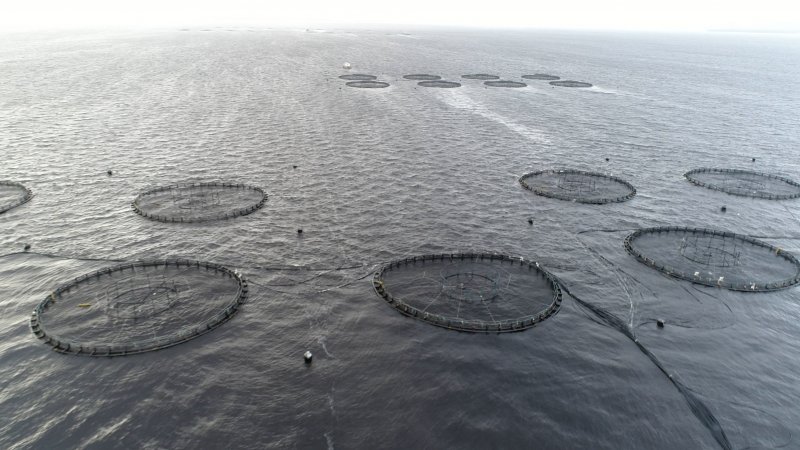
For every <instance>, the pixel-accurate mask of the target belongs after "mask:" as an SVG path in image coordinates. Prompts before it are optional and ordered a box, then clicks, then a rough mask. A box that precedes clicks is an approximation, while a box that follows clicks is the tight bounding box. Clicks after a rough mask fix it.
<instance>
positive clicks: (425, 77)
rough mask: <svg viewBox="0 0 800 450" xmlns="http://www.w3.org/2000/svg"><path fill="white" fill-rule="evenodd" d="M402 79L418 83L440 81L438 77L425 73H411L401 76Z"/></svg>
mask: <svg viewBox="0 0 800 450" xmlns="http://www.w3.org/2000/svg"><path fill="white" fill-rule="evenodd" d="M403 78H405V79H406V80H418V81H434V80H441V79H442V77H440V76H439V75H431V74H427V73H413V74H411V75H403Z"/></svg>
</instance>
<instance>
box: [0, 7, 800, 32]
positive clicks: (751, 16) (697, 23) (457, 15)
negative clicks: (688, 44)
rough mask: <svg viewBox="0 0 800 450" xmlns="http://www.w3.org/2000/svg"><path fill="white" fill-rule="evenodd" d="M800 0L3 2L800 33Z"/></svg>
mask: <svg viewBox="0 0 800 450" xmlns="http://www.w3.org/2000/svg"><path fill="white" fill-rule="evenodd" d="M798 11H800V0H724V1H723V0H598V1H592V0H547V1H545V0H501V1H487V0H483V1H475V0H460V1H456V0H371V1H369V0H282V1H276V2H270V1H256V0H0V27H1V28H2V29H3V30H24V29H49V28H78V27H80V28H83V27H105V26H111V27H117V26H124V27H131V26H134V27H139V26H141V27H161V26H203V25H224V26H230V25H248V26H253V25H255V26H259V25H277V26H297V27H312V26H324V25H326V24H409V25H456V26H471V27H532V28H582V29H621V30H676V31H678V30H685V31H702V30H708V29H749V30H764V29H772V30H794V31H800V12H798Z"/></svg>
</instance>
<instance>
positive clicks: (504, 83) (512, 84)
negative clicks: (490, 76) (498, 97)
mask: <svg viewBox="0 0 800 450" xmlns="http://www.w3.org/2000/svg"><path fill="white" fill-rule="evenodd" d="M483 84H485V85H486V86H491V87H500V88H523V87H525V86H527V84H525V83H521V82H519V81H509V80H500V81H484V82H483Z"/></svg>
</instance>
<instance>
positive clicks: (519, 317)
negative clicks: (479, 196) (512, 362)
mask: <svg viewBox="0 0 800 450" xmlns="http://www.w3.org/2000/svg"><path fill="white" fill-rule="evenodd" d="M372 284H373V287H374V289H375V292H376V293H377V294H378V295H379V296H380V297H381V298H383V299H384V300H385V301H386V302H387V303H388V304H389V305H391V306H392V307H393V308H395V309H396V310H398V311H400V312H401V313H402V314H404V315H406V316H409V317H412V318H415V319H418V320H421V321H424V322H428V323H430V324H432V325H435V326H438V327H442V328H447V329H449V330H457V331H466V332H473V333H503V332H513V331H522V330H526V329H528V328H531V327H533V326H535V325H537V324H539V323H540V322H542V321H544V320H545V319H547V318H549V317H551V316H553V315H554V314H556V313H557V312H558V310H559V308H560V307H561V299H562V294H561V288H560V286H559V285H558V282H557V281H556V279H555V278H554V277H553V276H552V275H550V274H549V273H548V272H547V271H545V270H544V269H543V268H541V267H540V266H539V263H536V262H532V261H526V260H524V259H523V258H514V257H510V256H505V255H498V254H494V253H449V254H448V253H445V254H431V255H421V256H414V257H409V258H405V259H401V260H396V261H393V262H391V263H389V264H387V265H385V266H384V267H383V268H381V269H380V270H379V271H378V272H377V273H375V276H374V277H373V281H372Z"/></svg>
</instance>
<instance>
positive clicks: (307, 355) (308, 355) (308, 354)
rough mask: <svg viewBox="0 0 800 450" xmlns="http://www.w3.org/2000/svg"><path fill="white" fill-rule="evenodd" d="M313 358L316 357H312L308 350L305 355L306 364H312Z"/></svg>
mask: <svg viewBox="0 0 800 450" xmlns="http://www.w3.org/2000/svg"><path fill="white" fill-rule="evenodd" d="M313 357H314V355H312V354H311V352H310V351H308V350H306V352H305V353H303V359H304V360H305V362H306V364H309V363H311V358H313Z"/></svg>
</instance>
